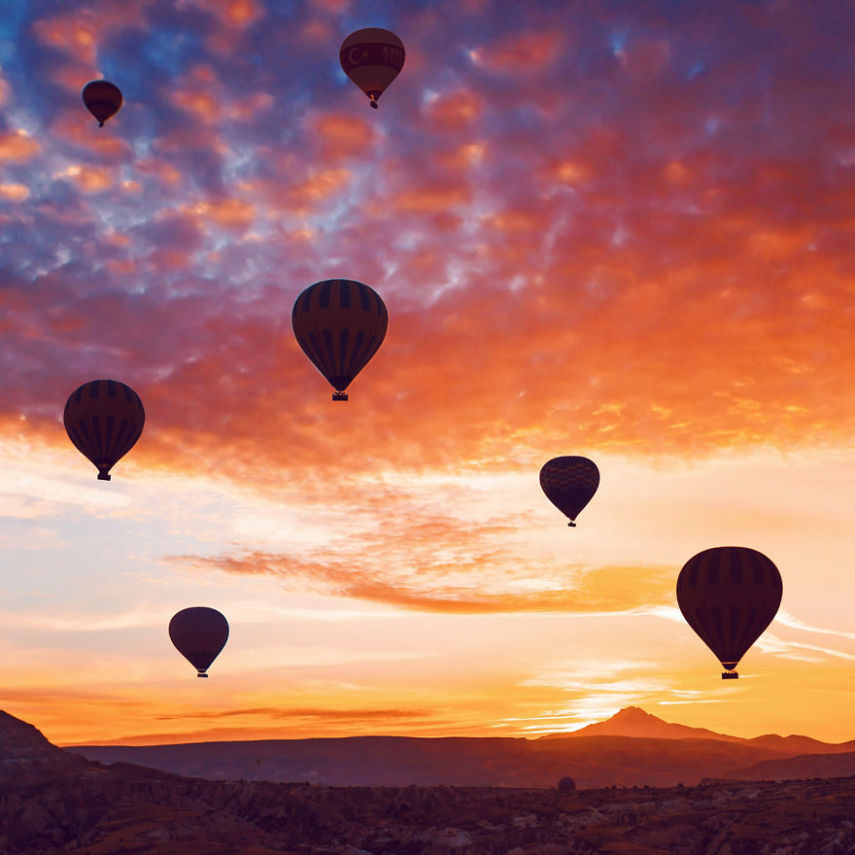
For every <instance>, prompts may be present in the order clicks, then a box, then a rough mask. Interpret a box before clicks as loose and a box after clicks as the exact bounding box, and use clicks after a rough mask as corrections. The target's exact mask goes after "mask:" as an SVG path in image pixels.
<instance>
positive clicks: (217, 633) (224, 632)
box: [169, 606, 229, 677]
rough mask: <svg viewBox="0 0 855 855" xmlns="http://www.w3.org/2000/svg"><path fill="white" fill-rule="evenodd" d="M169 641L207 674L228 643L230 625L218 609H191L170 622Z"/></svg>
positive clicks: (194, 607) (183, 610) (199, 669)
mask: <svg viewBox="0 0 855 855" xmlns="http://www.w3.org/2000/svg"><path fill="white" fill-rule="evenodd" d="M169 638H170V640H171V641H172V643H173V644H174V645H175V647H176V648H177V650H178V652H179V653H180V654H181V655H182V656H183V657H184V658H185V659H186V660H187V661H188V662H190V664H191V665H192V666H193V667H194V668H195V669H196V670H197V671H198V674H197V675H196V676H197V677H207V676H208V675H207V674H206V673H205V672H206V671H207V670H208V668H210V667H211V663H212V662H213V661H214V660H215V659H216V658H217V656H218V655H219V653H220V651H221V650H222V649H223V648H224V647H225V646H226V642H227V641H228V640H229V623H228V621H227V620H226V619H225V617H224V616H223V615H222V614H221V613H220V612H218V611H217V610H216V609H211V608H208V607H207V606H191V607H190V608H187V609H181V611H180V612H178V613H177V614H175V615H174V616H173V618H172V620H171V621H169Z"/></svg>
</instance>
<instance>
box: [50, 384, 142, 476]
mask: <svg viewBox="0 0 855 855" xmlns="http://www.w3.org/2000/svg"><path fill="white" fill-rule="evenodd" d="M63 421H64V422H65V429H66V431H67V432H68V436H69V438H70V439H71V441H72V442H73V443H74V445H75V447H76V448H77V450H78V451H80V453H81V454H83V455H85V456H86V457H88V458H89V459H90V460H91V461H92V462H93V463H94V464H95V466H96V467H97V468H98V479H99V480H100V481H109V480H110V469H112V468H113V465H114V464H115V463H116V461H117V460H119V458H121V457H124V456H125V455H126V454H127V453H128V452H129V451H130V450H131V449H132V448H133V447H134V445H135V443H136V441H137V440H138V439H139V438H140V434H141V433H142V429H143V425H144V424H145V410H144V409H143V405H142V401H141V400H140V396H139V395H137V393H136V392H134V390H133V389H131V387H130V386H126V385H125V384H124V383H120V382H119V381H118V380H93V381H92V382H91V383H84V384H83V385H82V386H81V387H80V388H79V389H77V390H75V391H74V392H72V393H71V395H70V396H69V398H68V401H66V403H65V412H64V413H63Z"/></svg>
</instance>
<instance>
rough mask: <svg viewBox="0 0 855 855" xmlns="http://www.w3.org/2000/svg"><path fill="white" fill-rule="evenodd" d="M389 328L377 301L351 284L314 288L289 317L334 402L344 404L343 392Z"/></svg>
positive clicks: (332, 282) (377, 297) (373, 294)
mask: <svg viewBox="0 0 855 855" xmlns="http://www.w3.org/2000/svg"><path fill="white" fill-rule="evenodd" d="M388 323H389V315H388V313H387V311H386V304H385V303H384V302H383V300H381V299H380V295H379V294H378V293H377V292H376V291H375V290H374V289H373V288H369V287H368V286H367V285H363V284H362V283H361V282H354V281H352V280H350V279H325V280H324V281H323V282H315V284H314V285H310V286H309V287H308V288H306V290H305V291H303V293H302V294H300V296H299V297H297V300H296V301H295V303H294V309H293V311H292V312H291V325H292V327H293V328H294V335H295V336H296V338H297V342H298V344H299V345H300V347H302V348H303V352H304V353H305V354H306V356H308V357H309V359H311V360H312V362H313V363H314V364H315V367H316V368H317V369H318V371H320V372H321V374H323V375H324V377H326V378H327V380H328V381H329V383H330V385H331V386H332V387H333V389H335V393H334V394H333V396H332V399H333V400H334V401H346V400H347V394H346V393H345V391H344V390H345V389H347V387H348V386H349V385H350V383H351V381H352V380H353V378H354V377H356V375H357V374H358V373H359V372H360V371H361V370H362V369H363V368H364V367H365V365H366V363H367V362H368V360H369V359H371V357H372V356H374V354H375V353H376V352H377V349H378V348H379V347H380V345H381V344H382V343H383V338H384V337H385V335H386V327H387V325H388Z"/></svg>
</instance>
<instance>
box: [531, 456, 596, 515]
mask: <svg viewBox="0 0 855 855" xmlns="http://www.w3.org/2000/svg"><path fill="white" fill-rule="evenodd" d="M599 485H600V470H599V469H597V464H596V463H594V461H593V460H588V458H587V457H553V458H552V460H549V461H547V462H546V463H544V464H543V467H542V468H541V470H540V486H541V488H542V489H543V492H544V493H546V498H547V499H549V501H550V502H552V504H553V505H555V507H556V508H558V510H559V511H561V512H562V513H563V514H564V515H565V516H567V518H568V519H569V520H570V522H569V523H568V525H570V526H575V525H576V517H577V516H578V515H579V512H580V511H581V510H582V508H584V507H585V505H587V504H588V502H590V501H591V498H592V497H593V495H594V493H596V492H597V487H599Z"/></svg>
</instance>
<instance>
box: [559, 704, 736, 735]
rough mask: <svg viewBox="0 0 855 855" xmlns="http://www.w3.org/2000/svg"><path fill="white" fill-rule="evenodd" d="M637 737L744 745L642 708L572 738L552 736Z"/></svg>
mask: <svg viewBox="0 0 855 855" xmlns="http://www.w3.org/2000/svg"><path fill="white" fill-rule="evenodd" d="M559 735H560V736H569V737H579V736H636V737H642V738H645V739H718V740H723V741H725V742H741V741H742V740H741V739H739V737H737V736H727V735H725V734H722V733H715V732H714V731H712V730H707V729H706V728H703V727H687V726H686V725H684V724H672V723H670V722H667V721H664V720H663V719H661V718H658V717H657V716H655V715H653V714H652V713H649V712H647V711H646V710H643V709H641V707H633V706H629V707H623V708H622V709H620V710H618V711H617V712H616V713H615V714H614V715H613V716H612V717H611V718H609V719H606V720H605V721H598V722H596V723H595V724H589V725H588V726H587V727H583V728H580V729H579V730H574V731H573V732H572V733H569V734H566V733H565V734H553V736H559Z"/></svg>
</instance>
